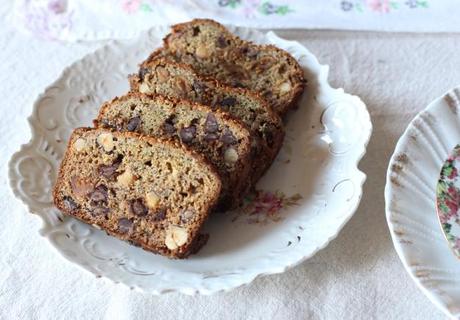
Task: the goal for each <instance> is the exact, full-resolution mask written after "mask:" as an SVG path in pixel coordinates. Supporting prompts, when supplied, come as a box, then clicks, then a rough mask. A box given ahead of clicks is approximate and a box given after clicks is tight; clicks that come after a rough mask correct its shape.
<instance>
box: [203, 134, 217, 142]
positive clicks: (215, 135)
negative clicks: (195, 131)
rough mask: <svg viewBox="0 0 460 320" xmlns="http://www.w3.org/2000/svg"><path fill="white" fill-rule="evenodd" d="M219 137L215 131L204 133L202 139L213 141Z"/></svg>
mask: <svg viewBox="0 0 460 320" xmlns="http://www.w3.org/2000/svg"><path fill="white" fill-rule="evenodd" d="M217 139H219V135H218V134H217V133H206V134H205V136H204V140H206V141H215V140H217Z"/></svg>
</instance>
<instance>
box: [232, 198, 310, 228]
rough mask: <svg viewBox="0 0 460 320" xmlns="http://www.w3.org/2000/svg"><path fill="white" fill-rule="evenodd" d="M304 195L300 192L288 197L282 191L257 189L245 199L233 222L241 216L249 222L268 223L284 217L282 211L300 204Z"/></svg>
mask: <svg viewBox="0 0 460 320" xmlns="http://www.w3.org/2000/svg"><path fill="white" fill-rule="evenodd" d="M301 199H302V196H301V195H300V194H298V193H296V194H294V195H292V196H290V197H288V196H286V195H285V194H284V192H282V191H279V190H277V191H275V192H272V191H263V190H255V191H254V192H252V193H251V194H249V195H248V196H246V198H245V199H244V204H243V206H242V207H241V208H240V209H238V210H237V211H236V216H235V217H234V218H233V219H232V222H234V221H236V220H238V219H239V218H241V217H245V218H246V222H247V223H249V224H262V225H266V224H268V223H270V222H279V221H281V220H283V219H284V217H283V216H282V212H283V211H284V210H285V209H287V208H289V207H292V206H297V205H299V201H300V200H301Z"/></svg>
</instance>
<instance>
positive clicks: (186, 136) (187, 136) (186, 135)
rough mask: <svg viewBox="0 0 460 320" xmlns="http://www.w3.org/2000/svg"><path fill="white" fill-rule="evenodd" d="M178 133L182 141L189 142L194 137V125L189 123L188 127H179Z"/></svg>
mask: <svg viewBox="0 0 460 320" xmlns="http://www.w3.org/2000/svg"><path fill="white" fill-rule="evenodd" d="M179 135H180V138H181V140H182V142H184V143H188V142H191V141H192V140H193V139H194V138H195V135H196V127H195V126H194V125H191V126H189V127H185V128H182V129H180V132H179Z"/></svg>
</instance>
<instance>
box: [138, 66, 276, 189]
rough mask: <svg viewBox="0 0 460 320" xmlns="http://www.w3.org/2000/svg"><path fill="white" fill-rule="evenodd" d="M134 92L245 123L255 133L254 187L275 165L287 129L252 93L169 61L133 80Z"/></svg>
mask: <svg viewBox="0 0 460 320" xmlns="http://www.w3.org/2000/svg"><path fill="white" fill-rule="evenodd" d="M130 83H131V88H132V90H134V91H140V92H142V93H147V94H160V95H164V96H168V97H173V98H184V99H186V100H190V101H194V102H198V103H200V104H204V105H208V106H211V107H212V108H213V109H214V110H215V109H218V110H223V111H226V112H228V113H229V114H231V115H232V116H234V117H236V118H238V119H240V120H242V122H243V123H245V124H246V126H247V127H248V128H250V129H251V130H252V132H253V133H254V137H255V139H254V142H255V143H254V144H253V147H252V149H253V150H252V152H253V154H254V155H257V157H256V158H255V159H254V161H253V168H252V174H251V176H252V183H253V184H254V183H255V182H257V180H258V179H259V178H260V177H261V176H262V175H263V173H264V172H265V171H266V169H267V168H268V167H269V166H270V165H271V164H272V162H273V160H274V159H275V157H276V155H277V154H278V151H279V149H280V148H281V145H282V142H283V138H284V129H283V124H282V121H281V118H280V117H279V116H278V115H277V114H276V113H275V112H274V111H273V110H272V109H271V107H270V106H269V105H268V103H267V102H266V101H265V100H263V99H262V98H260V97H258V96H257V95H256V94H254V93H253V92H252V91H249V90H246V89H242V88H233V87H229V86H224V85H220V84H219V83H218V82H217V81H215V80H212V79H210V78H203V77H200V76H198V75H197V74H196V73H195V72H194V71H193V69H192V68H191V67H189V66H188V65H185V64H181V63H176V62H173V61H171V60H169V59H155V60H152V61H151V63H150V64H149V67H148V68H146V69H142V70H141V72H139V74H138V75H133V76H131V77H130Z"/></svg>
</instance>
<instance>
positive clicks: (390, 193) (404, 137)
mask: <svg viewBox="0 0 460 320" xmlns="http://www.w3.org/2000/svg"><path fill="white" fill-rule="evenodd" d="M459 89H460V85H457V86H455V87H453V88H451V89H449V90H447V91H445V92H444V93H443V94H442V95H440V96H438V97H436V98H435V99H433V100H432V101H431V102H430V103H428V105H427V106H426V107H425V108H424V109H422V110H420V111H419V112H418V113H417V114H416V115H415V116H414V117H413V118H412V120H411V121H410V122H409V124H408V125H407V127H406V128H405V130H404V132H403V133H402V134H401V136H400V137H399V139H398V142H397V143H396V146H395V148H394V151H393V154H392V155H391V157H390V161H389V163H388V168H387V172H386V180H385V190H384V198H385V217H386V221H387V225H388V229H389V231H390V236H391V240H392V243H393V247H394V249H395V251H396V253H397V255H398V257H399V260H400V261H401V262H402V264H403V267H404V269H405V271H406V272H407V273H408V274H409V276H410V278H411V279H412V280H413V281H414V282H415V284H416V285H417V287H418V288H419V289H420V291H422V292H423V294H424V295H425V296H426V297H427V298H428V299H429V300H430V301H431V302H432V303H433V304H434V305H435V306H436V307H437V308H438V309H439V310H441V311H442V312H443V313H444V314H445V315H447V316H449V317H454V315H453V314H452V313H451V312H450V311H449V309H448V308H447V306H445V305H444V303H443V302H442V300H441V299H439V298H438V297H437V296H436V295H435V294H434V293H433V292H432V291H431V290H429V289H428V288H427V287H425V286H424V285H423V283H422V282H421V281H420V279H419V278H418V277H417V276H416V275H415V274H414V272H412V271H411V268H410V266H409V264H408V261H407V258H406V255H405V254H404V249H403V247H402V243H401V241H400V240H401V239H400V237H399V236H398V234H397V233H396V231H395V227H396V226H395V224H394V223H393V222H392V216H393V212H392V210H391V205H392V203H393V201H394V195H395V193H396V192H395V189H394V186H393V183H392V182H391V174H392V167H393V166H394V165H395V164H396V162H397V157H398V156H399V155H400V154H401V153H402V151H403V148H404V147H405V146H410V144H411V143H410V142H409V141H410V137H409V132H410V131H411V130H412V128H414V126H415V123H416V122H417V121H419V120H420V119H421V118H422V116H423V114H425V113H427V112H429V111H431V110H432V109H435V108H436V107H438V105H439V104H440V103H441V102H442V101H443V100H444V98H445V97H446V96H448V95H449V94H450V93H452V92H454V91H455V90H459ZM437 171H439V170H437ZM436 184H437V180H436ZM433 201H436V193H435V194H434V195H433ZM434 206H435V209H436V205H434ZM436 211H437V210H436ZM436 211H435V212H433V214H434V215H436V221H437V226H436V229H438V231H439V232H440V233H441V234H442V237H443V238H445V236H444V233H443V232H442V230H441V226H440V225H439V218H438V214H437V212H436ZM446 246H448V243H447V241H446ZM449 251H450V248H449ZM452 254H453V253H452Z"/></svg>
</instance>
